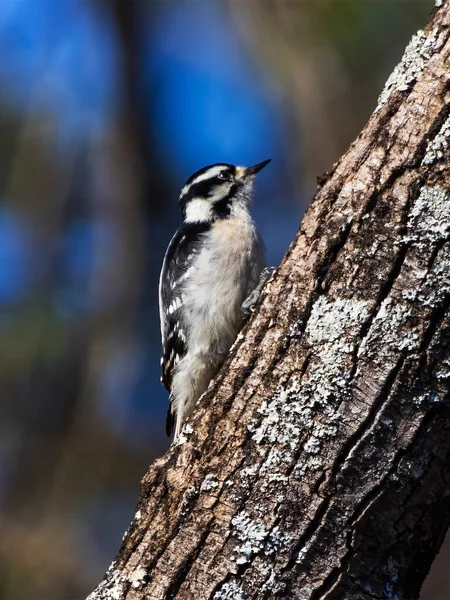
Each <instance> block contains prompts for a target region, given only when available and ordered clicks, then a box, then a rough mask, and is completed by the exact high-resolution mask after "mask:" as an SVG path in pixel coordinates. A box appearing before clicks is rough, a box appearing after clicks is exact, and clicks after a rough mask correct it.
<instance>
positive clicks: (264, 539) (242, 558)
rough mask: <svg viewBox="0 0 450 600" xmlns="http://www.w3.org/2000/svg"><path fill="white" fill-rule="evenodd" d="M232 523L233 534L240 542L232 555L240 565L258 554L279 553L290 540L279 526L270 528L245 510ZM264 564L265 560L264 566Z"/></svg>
mask: <svg viewBox="0 0 450 600" xmlns="http://www.w3.org/2000/svg"><path fill="white" fill-rule="evenodd" d="M231 524H232V526H233V530H232V532H233V535H234V537H236V538H237V539H238V540H239V542H240V544H238V545H237V546H236V547H235V549H234V551H233V555H232V558H233V560H235V561H236V564H238V565H243V564H246V563H248V562H250V560H251V559H252V558H253V557H254V556H256V555H257V554H259V555H263V557H264V556H273V555H274V554H279V553H280V552H282V551H283V549H284V548H285V547H286V545H287V544H288V542H289V540H290V538H289V535H288V534H285V533H283V532H282V531H281V529H280V528H279V527H278V526H275V527H274V528H273V529H268V528H267V527H266V525H265V524H264V523H263V522H262V521H260V520H259V519H253V518H251V517H250V515H249V514H248V513H247V512H245V511H242V512H240V513H238V514H237V515H236V516H235V517H234V518H233V520H232V521H231ZM263 557H262V560H264V558H263ZM264 565H265V563H264V562H263V563H262V566H264Z"/></svg>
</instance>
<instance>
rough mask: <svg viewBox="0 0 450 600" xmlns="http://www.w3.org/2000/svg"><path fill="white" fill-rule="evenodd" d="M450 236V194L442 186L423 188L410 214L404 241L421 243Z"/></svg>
mask: <svg viewBox="0 0 450 600" xmlns="http://www.w3.org/2000/svg"><path fill="white" fill-rule="evenodd" d="M449 238H450V196H449V194H448V192H447V190H446V189H444V188H443V187H440V186H434V187H424V188H422V190H421V192H420V194H419V197H418V198H417V199H416V201H415V202H414V204H413V206H412V207H411V210H410V212H409V215H408V227H407V234H406V236H404V238H403V239H402V242H407V243H414V244H420V243H423V242H436V241H440V240H443V239H449Z"/></svg>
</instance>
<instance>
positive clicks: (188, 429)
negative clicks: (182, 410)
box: [176, 423, 194, 446]
mask: <svg viewBox="0 0 450 600" xmlns="http://www.w3.org/2000/svg"><path fill="white" fill-rule="evenodd" d="M193 433H194V428H193V427H192V425H190V424H189V423H187V424H186V425H184V427H183V429H182V430H181V433H180V435H179V436H178V439H177V441H176V444H177V446H182V445H183V444H185V443H186V442H187V441H188V439H189V436H190V435H191V434H193Z"/></svg>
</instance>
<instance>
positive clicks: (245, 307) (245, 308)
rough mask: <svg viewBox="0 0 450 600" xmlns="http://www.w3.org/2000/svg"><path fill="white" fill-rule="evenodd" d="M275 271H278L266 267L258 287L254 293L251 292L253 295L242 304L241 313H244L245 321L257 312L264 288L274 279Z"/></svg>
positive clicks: (274, 268)
mask: <svg viewBox="0 0 450 600" xmlns="http://www.w3.org/2000/svg"><path fill="white" fill-rule="evenodd" d="M275 271H276V267H266V268H265V269H264V270H263V272H262V273H261V276H260V278H259V283H258V285H257V286H256V287H255V289H254V290H253V292H251V294H249V296H247V298H246V299H245V300H244V302H243V303H242V306H241V312H242V315H243V317H244V319H248V318H249V317H250V315H251V314H252V312H253V311H254V310H255V308H256V305H257V303H258V300H259V297H260V296H261V292H262V291H263V289H264V286H265V285H266V283H267V282H268V281H269V279H270V278H271V277H272V275H273V273H275Z"/></svg>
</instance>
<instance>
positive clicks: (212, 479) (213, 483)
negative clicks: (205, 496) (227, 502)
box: [200, 473, 219, 492]
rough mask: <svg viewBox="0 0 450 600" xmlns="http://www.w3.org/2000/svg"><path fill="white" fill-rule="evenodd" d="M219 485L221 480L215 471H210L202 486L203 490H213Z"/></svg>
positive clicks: (201, 489)
mask: <svg viewBox="0 0 450 600" xmlns="http://www.w3.org/2000/svg"><path fill="white" fill-rule="evenodd" d="M218 487H219V481H218V479H217V477H216V475H214V473H208V475H206V477H205V479H204V480H203V481H202V484H201V486H200V491H201V492H211V491H212V490H214V489H216V488H218Z"/></svg>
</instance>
